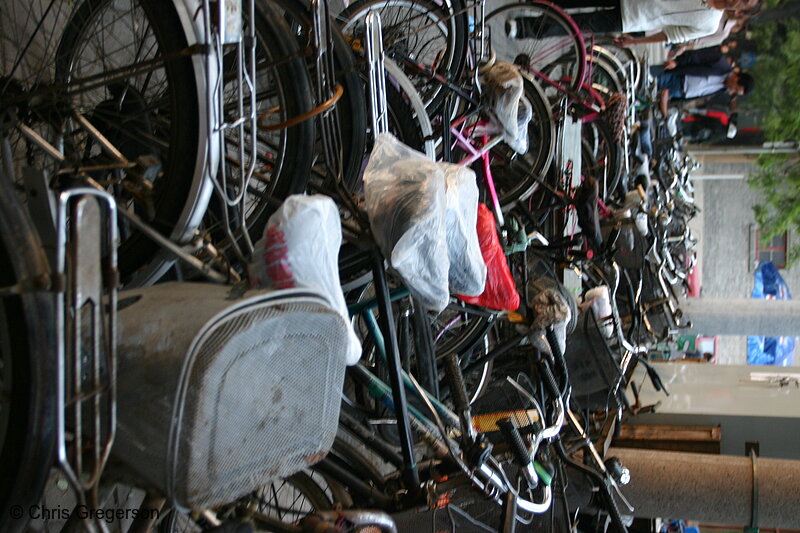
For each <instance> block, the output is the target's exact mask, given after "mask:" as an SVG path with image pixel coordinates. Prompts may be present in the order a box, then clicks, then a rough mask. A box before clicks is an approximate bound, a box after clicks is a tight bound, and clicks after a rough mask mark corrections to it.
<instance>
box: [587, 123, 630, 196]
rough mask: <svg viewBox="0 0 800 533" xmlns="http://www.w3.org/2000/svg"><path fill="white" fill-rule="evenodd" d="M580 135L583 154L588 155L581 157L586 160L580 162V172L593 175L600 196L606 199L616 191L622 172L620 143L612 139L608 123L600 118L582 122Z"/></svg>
mask: <svg viewBox="0 0 800 533" xmlns="http://www.w3.org/2000/svg"><path fill="white" fill-rule="evenodd" d="M581 137H582V139H581V140H582V142H583V143H584V154H585V155H587V156H589V157H590V158H589V157H584V158H583V159H587V160H586V161H583V162H582V164H581V173H582V174H583V175H592V176H594V177H595V178H596V179H597V182H598V190H599V191H600V198H602V199H603V200H608V199H610V198H612V197H613V196H615V194H616V193H617V186H618V185H619V182H620V179H621V178H622V173H623V172H624V168H623V159H622V158H623V148H622V145H621V144H620V143H619V142H617V141H616V140H615V139H614V137H613V135H612V134H611V131H610V130H609V128H608V125H606V123H605V122H604V121H603V120H601V119H597V120H593V121H590V122H586V123H584V124H583V127H582V129H581ZM587 162H588V163H589V164H588V165H587Z"/></svg>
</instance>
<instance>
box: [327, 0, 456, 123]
mask: <svg viewBox="0 0 800 533" xmlns="http://www.w3.org/2000/svg"><path fill="white" fill-rule="evenodd" d="M400 3H404V4H409V5H411V6H415V7H414V9H415V10H417V11H418V12H420V13H423V14H425V15H426V16H428V17H434V16H436V17H437V20H439V21H448V22H447V26H448V30H449V32H450V33H449V34H448V39H447V40H448V41H449V42H448V43H447V46H446V47H445V50H446V53H445V55H444V56H443V57H442V58H440V59H439V61H440V62H441V64H442V65H444V66H443V67H442V68H441V69H439V70H437V71H436V72H437V74H440V75H442V76H444V77H445V78H446V79H448V80H450V81H456V80H458V79H459V77H460V75H461V71H462V70H463V68H464V65H465V64H466V56H467V38H468V34H467V27H468V21H467V10H466V9H465V8H464V5H463V0H447V1H446V2H443V3H442V4H439V3H436V2H433V1H430V0H358V1H356V2H353V3H352V4H350V5H349V6H348V7H347V8H346V9H345V10H343V11H342V12H341V13H340V14H339V15H337V17H336V19H337V21H338V22H339V24H340V26H341V27H342V28H343V32H345V28H348V27H349V24H348V23H351V22H352V20H353V19H354V18H355V17H356V16H359V17H363V16H366V15H365V13H366V12H370V11H373V10H378V11H379V10H380V9H382V8H383V7H387V6H391V5H394V6H397V5H398V4H400ZM448 3H449V4H450V6H448V5H446V4H448ZM409 20H410V18H407V19H405V21H406V22H407V21H409ZM382 24H383V30H384V47H385V49H386V52H387V54H388V55H389V56H390V57H391V56H392V50H391V49H392V44H394V42H395V41H392V38H391V31H390V26H389V23H388V21H386V20H383V21H382ZM434 24H438V22H435V23H431V22H427V23H426V24H424V26H431V25H434ZM451 34H452V35H451ZM400 37H401V39H407V38H410V37H409V32H407V31H406V32H401V34H400ZM403 53H404V54H407V55H410V56H412V59H413V60H416V61H422V59H421V58H420V57H418V56H419V54H418V53H415V50H411V51H409V50H403ZM396 60H397V63H398V65H400V66H401V67H402V66H403V61H402V58H400V57H398V58H396ZM425 66H428V67H429V66H430V65H425ZM406 73H407V74H408V75H409V77H410V78H411V79H412V81H414V83H415V86H416V87H417V90H418V92H419V93H420V95H421V96H422V98H423V101H424V103H425V107H426V109H427V110H428V114H434V113H435V112H436V111H438V110H439V109H440V107H441V105H442V104H443V102H444V98H445V96H446V93H447V91H446V90H444V88H443V87H442V86H441V84H440V83H439V82H437V81H433V82H432V86H433V87H434V89H433V90H431V91H428V90H425V88H424V87H425V83H426V82H431V80H430V78H429V77H428V76H425V75H418V74H416V75H415V73H414V71H413V70H406Z"/></svg>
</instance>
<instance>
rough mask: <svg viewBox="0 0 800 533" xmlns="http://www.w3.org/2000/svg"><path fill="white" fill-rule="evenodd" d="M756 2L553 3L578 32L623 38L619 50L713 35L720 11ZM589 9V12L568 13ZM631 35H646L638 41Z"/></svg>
mask: <svg viewBox="0 0 800 533" xmlns="http://www.w3.org/2000/svg"><path fill="white" fill-rule="evenodd" d="M758 2H759V0H555V1H554V3H555V4H557V5H559V6H561V7H562V8H564V9H566V10H567V12H568V13H569V14H570V16H572V18H574V19H575V21H576V22H577V23H578V26H580V27H581V28H582V29H584V30H587V31H592V32H595V33H615V32H623V33H624V34H623V35H621V36H620V37H617V38H616V39H615V44H617V45H619V46H633V45H635V44H646V43H657V42H670V43H683V42H686V41H690V40H692V39H698V38H700V37H704V36H706V35H711V34H713V33H714V32H716V31H717V29H718V28H719V26H720V21H721V20H722V15H723V11H724V10H726V9H732V10H748V9H752V8H753V7H755V6H756V5H757V4H758ZM573 8H581V9H583V8H593V11H591V12H588V13H587V12H579V13H576V12H571V11H569V10H570V9H573ZM633 32H646V33H650V32H652V33H650V34H649V35H645V36H642V37H632V36H631V35H628V34H629V33H633Z"/></svg>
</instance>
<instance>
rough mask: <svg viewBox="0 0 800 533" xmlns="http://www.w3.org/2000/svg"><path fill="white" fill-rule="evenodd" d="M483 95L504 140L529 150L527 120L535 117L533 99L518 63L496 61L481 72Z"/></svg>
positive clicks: (514, 146)
mask: <svg viewBox="0 0 800 533" xmlns="http://www.w3.org/2000/svg"><path fill="white" fill-rule="evenodd" d="M481 84H482V87H483V92H482V93H481V98H482V99H483V101H484V103H485V104H486V106H487V108H488V109H487V113H488V115H489V117H490V119H491V121H492V125H493V126H494V127H495V128H497V131H498V132H501V133H503V135H504V137H505V138H504V141H505V143H506V144H508V145H509V146H510V147H511V148H512V149H513V150H514V151H515V152H517V153H518V154H524V153H527V151H528V122H530V120H531V118H532V117H533V108H532V107H531V103H530V102H529V101H528V99H527V98H525V96H524V94H523V93H524V81H523V79H522V74H520V72H519V67H517V66H516V65H514V64H512V63H508V62H505V61H497V62H496V63H495V64H494V65H492V66H491V67H489V68H488V69H487V70H486V71H484V72H482V73H481Z"/></svg>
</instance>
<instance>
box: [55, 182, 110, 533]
mask: <svg viewBox="0 0 800 533" xmlns="http://www.w3.org/2000/svg"><path fill="white" fill-rule="evenodd" d="M57 209H58V212H57V241H56V267H55V271H56V273H55V278H54V287H55V296H56V327H57V328H58V329H57V330H58V337H57V357H58V363H57V364H58V367H57V368H58V380H57V394H58V400H57V401H58V406H57V409H58V411H57V412H58V415H57V416H58V420H57V426H58V427H57V446H58V463H59V465H60V466H61V469H62V470H63V471H64V474H65V475H66V477H67V479H68V480H69V481H70V483H71V484H72V486H73V488H74V489H75V492H76V494H77V497H78V501H79V503H80V504H83V505H89V506H91V507H92V508H97V507H98V505H99V502H98V494H97V488H98V483H99V481H100V476H101V474H102V472H103V469H104V467H105V464H106V460H107V459H108V456H109V453H110V451H111V445H112V443H113V441H114V434H115V428H116V313H117V287H118V285H119V276H118V272H117V248H116V247H117V243H118V240H119V239H118V234H117V205H116V202H115V201H114V198H113V197H111V196H110V195H108V194H106V193H104V192H101V191H97V190H95V189H91V188H77V189H71V190H68V191H65V192H63V193H61V195H60V196H59V198H58V207H57ZM85 524H86V526H87V528H88V529H89V530H90V531H96V530H97V529H98V528H99V530H100V531H105V524H103V523H102V522H97V523H94V522H91V521H89V520H88V519H87V520H86V521H85Z"/></svg>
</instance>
